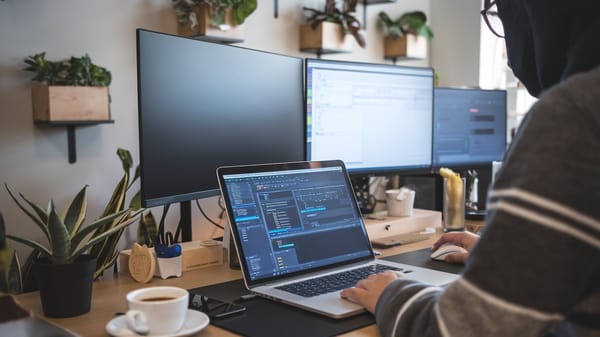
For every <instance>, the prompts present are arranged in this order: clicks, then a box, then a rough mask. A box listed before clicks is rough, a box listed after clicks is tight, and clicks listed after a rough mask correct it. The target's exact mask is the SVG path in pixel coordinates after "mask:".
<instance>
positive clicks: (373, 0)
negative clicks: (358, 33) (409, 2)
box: [362, 0, 396, 30]
mask: <svg viewBox="0 0 600 337" xmlns="http://www.w3.org/2000/svg"><path fill="white" fill-rule="evenodd" d="M394 2H396V0H363V1H362V4H363V22H362V26H363V29H365V30H366V29H367V6H368V5H379V4H387V3H390V4H391V3H394Z"/></svg>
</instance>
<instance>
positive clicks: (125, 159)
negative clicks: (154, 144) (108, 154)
mask: <svg viewBox="0 0 600 337" xmlns="http://www.w3.org/2000/svg"><path fill="white" fill-rule="evenodd" d="M117 156H119V159H121V164H122V165H123V171H125V172H126V173H129V170H131V167H132V166H133V159H132V158H131V153H130V152H129V151H128V150H125V149H121V148H119V149H117Z"/></svg>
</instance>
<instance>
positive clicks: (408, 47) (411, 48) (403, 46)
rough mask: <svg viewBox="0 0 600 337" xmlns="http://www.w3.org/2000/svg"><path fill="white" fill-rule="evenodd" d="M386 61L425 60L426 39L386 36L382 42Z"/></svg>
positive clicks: (411, 35) (420, 37)
mask: <svg viewBox="0 0 600 337" xmlns="http://www.w3.org/2000/svg"><path fill="white" fill-rule="evenodd" d="M384 57H385V58H386V59H394V60H395V59H419V60H422V59H426V58H427V39H426V38H425V37H424V36H421V35H414V34H405V35H403V36H401V37H390V36H386V37H385V41H384Z"/></svg>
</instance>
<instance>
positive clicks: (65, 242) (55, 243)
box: [48, 204, 71, 264]
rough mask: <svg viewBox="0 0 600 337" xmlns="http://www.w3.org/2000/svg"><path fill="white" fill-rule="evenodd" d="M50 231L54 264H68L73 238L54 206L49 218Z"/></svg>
mask: <svg viewBox="0 0 600 337" xmlns="http://www.w3.org/2000/svg"><path fill="white" fill-rule="evenodd" d="M48 230H49V232H50V246H51V247H52V256H51V260H52V263H55V264H64V263H67V261H68V260H69V253H70V252H71V238H70V236H69V232H68V231H67V227H65V224H64V223H63V221H62V219H61V218H60V216H58V214H57V213H56V210H55V208H54V204H53V205H52V209H51V210H50V214H49V216H48Z"/></svg>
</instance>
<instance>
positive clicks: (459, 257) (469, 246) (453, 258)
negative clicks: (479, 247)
mask: <svg viewBox="0 0 600 337" xmlns="http://www.w3.org/2000/svg"><path fill="white" fill-rule="evenodd" d="M478 239H479V235H477V234H474V233H471V232H449V233H445V234H444V235H442V236H441V237H440V238H439V239H438V240H437V242H436V243H434V244H433V247H431V250H432V251H436V250H437V249H438V248H440V247H441V246H442V245H444V244H447V243H449V244H453V245H456V246H460V247H462V248H464V249H466V250H467V252H466V253H454V254H448V255H446V258H445V259H444V261H446V262H449V263H465V261H467V257H468V256H469V253H471V250H473V247H474V246H475V243H477V240H478Z"/></svg>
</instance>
